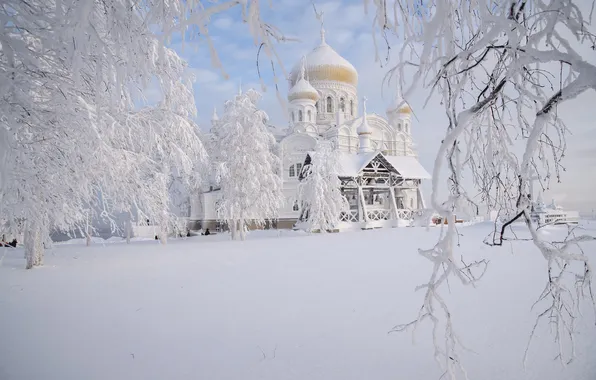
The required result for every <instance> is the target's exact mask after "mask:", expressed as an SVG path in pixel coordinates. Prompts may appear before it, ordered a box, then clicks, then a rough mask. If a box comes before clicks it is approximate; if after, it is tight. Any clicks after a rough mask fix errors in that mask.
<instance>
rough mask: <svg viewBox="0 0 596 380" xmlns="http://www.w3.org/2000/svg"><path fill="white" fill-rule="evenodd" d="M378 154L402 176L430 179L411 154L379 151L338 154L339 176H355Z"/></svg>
mask: <svg viewBox="0 0 596 380" xmlns="http://www.w3.org/2000/svg"><path fill="white" fill-rule="evenodd" d="M378 155H380V156H381V157H383V158H384V159H385V160H386V161H387V162H388V163H389V164H390V165H391V166H392V168H393V169H394V171H395V172H397V173H398V174H400V175H401V176H402V177H403V178H410V179H430V178H431V176H430V174H428V172H427V171H426V170H425V169H424V167H422V165H420V162H418V159H417V158H416V157H413V156H385V155H384V154H383V153H381V152H370V153H365V154H351V153H341V154H340V159H339V161H340V165H341V171H340V173H339V174H340V176H341V177H357V176H358V175H359V173H360V172H361V171H362V170H363V169H364V168H365V167H366V166H367V165H368V164H369V163H370V162H371V161H372V160H373V159H374V158H375V157H377V156H378Z"/></svg>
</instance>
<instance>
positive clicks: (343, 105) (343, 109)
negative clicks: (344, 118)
mask: <svg viewBox="0 0 596 380" xmlns="http://www.w3.org/2000/svg"><path fill="white" fill-rule="evenodd" d="M339 109H340V110H341V112H346V100H345V99H344V98H340V99H339Z"/></svg>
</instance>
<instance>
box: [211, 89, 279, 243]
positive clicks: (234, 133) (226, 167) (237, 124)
mask: <svg viewBox="0 0 596 380" xmlns="http://www.w3.org/2000/svg"><path fill="white" fill-rule="evenodd" d="M260 98H261V94H259V93H258V92H257V91H255V90H248V91H246V92H244V93H239V94H238V95H236V96H235V97H234V99H233V100H229V101H227V102H226V103H225V106H224V114H223V116H222V117H221V119H220V120H219V121H218V122H217V124H216V126H215V128H214V130H213V132H214V134H215V142H214V147H215V151H216V152H217V161H216V162H215V165H216V179H217V182H218V184H219V187H220V194H221V197H220V199H219V200H218V202H217V213H218V218H219V219H220V220H223V221H225V222H226V223H227V225H228V228H229V229H230V232H231V234H232V239H234V240H237V239H240V240H244V238H245V235H246V230H247V227H248V224H249V223H254V224H255V225H256V226H261V225H263V224H264V223H265V222H266V221H268V220H273V219H275V218H276V217H277V212H278V210H279V209H280V208H281V207H282V206H283V203H284V196H283V191H282V179H281V177H280V175H279V174H278V173H277V169H278V168H279V165H280V162H279V161H280V160H279V157H277V156H276V155H275V154H274V153H273V149H274V147H275V137H274V136H273V135H272V134H271V132H270V131H269V127H268V126H267V121H268V116H267V114H266V113H265V112H264V111H261V110H259V109H258V108H257V102H258V101H259V100H260Z"/></svg>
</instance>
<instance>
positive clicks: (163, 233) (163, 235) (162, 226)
mask: <svg viewBox="0 0 596 380" xmlns="http://www.w3.org/2000/svg"><path fill="white" fill-rule="evenodd" d="M159 240H160V241H161V244H168V218H167V215H166V213H165V212H164V215H163V218H162V220H161V223H159Z"/></svg>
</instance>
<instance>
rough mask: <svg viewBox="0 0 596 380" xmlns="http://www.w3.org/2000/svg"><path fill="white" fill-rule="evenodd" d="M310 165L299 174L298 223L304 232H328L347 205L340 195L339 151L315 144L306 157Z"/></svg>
mask: <svg viewBox="0 0 596 380" xmlns="http://www.w3.org/2000/svg"><path fill="white" fill-rule="evenodd" d="M310 158H311V161H310V164H308V165H306V166H305V167H304V168H303V169H302V173H299V174H300V175H301V176H302V177H303V179H302V180H301V182H300V184H299V185H298V204H299V205H300V214H301V221H302V224H303V226H304V229H305V230H306V231H308V232H313V231H320V232H323V233H324V232H327V231H332V230H334V229H335V228H337V226H338V225H339V223H340V222H341V219H340V217H341V214H342V213H343V212H346V211H348V208H349V205H348V201H347V200H346V198H345V197H344V195H343V194H342V193H341V181H340V179H339V169H340V161H339V151H338V150H337V149H334V147H333V145H332V143H331V142H329V141H319V142H318V143H317V148H316V150H315V151H314V152H313V153H311V154H310Z"/></svg>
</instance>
